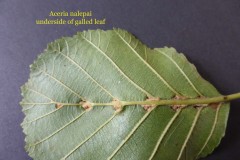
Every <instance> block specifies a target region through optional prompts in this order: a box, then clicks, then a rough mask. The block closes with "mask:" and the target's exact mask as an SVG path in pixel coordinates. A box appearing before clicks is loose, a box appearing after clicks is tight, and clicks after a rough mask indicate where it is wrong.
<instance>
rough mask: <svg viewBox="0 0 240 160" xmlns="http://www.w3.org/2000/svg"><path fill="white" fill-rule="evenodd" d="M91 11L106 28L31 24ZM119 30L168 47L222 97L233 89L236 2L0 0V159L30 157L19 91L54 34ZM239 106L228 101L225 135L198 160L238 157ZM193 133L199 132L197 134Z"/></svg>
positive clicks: (237, 49)
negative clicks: (60, 13) (51, 14)
mask: <svg viewBox="0 0 240 160" xmlns="http://www.w3.org/2000/svg"><path fill="white" fill-rule="evenodd" d="M77 9H80V10H85V11H87V10H92V11H93V17H97V18H106V19H107V21H106V22H107V23H106V25H102V26H97V25H82V26H78V27H75V26H71V25H36V24H35V20H36V19H44V18H47V17H48V14H49V12H50V11H51V10H53V11H62V10H65V11H74V10H77ZM113 27H119V28H123V29H126V30H128V31H130V32H131V33H133V34H134V35H136V36H137V37H138V38H139V39H140V40H141V41H143V42H144V43H146V44H147V45H148V46H150V47H163V46H165V45H166V46H173V47H175V48H176V49H177V50H178V51H179V52H183V53H185V55H186V56H187V57H188V59H189V60H190V61H191V62H192V63H194V64H195V65H196V67H197V69H198V71H199V72H200V74H201V75H202V76H203V77H204V78H205V79H207V80H208V81H210V82H211V83H213V84H214V85H215V86H216V88H217V89H218V90H219V91H220V92H221V93H222V94H230V93H234V92H239V91H240V70H239V69H240V61H239V60H240V1H239V0H227V1H226V0H194V1H193V0H184V1H183V0H145V1H141V2H140V1H139V0H132V1H131V0H102V1H95V0H41V1H34V0H21V1H20V0H0V160H23V159H30V158H29V157H28V155H27V153H26V152H25V150H24V134H23V133H22V129H21V127H20V123H21V122H22V120H23V118H24V116H23V113H22V112H21V107H20V106H19V104H18V103H19V101H20V100H21V96H20V89H19V88H20V86H21V85H22V84H24V83H25V82H26V81H27V79H28V76H29V67H28V66H29V65H30V64H31V63H32V62H33V60H34V59H35V58H36V57H37V55H38V54H39V53H40V52H42V51H43V49H44V48H46V45H47V43H49V42H51V41H53V40H54V39H57V38H60V37H61V36H72V35H74V34H75V33H76V32H77V31H82V30H86V29H96V28H102V29H111V28H113ZM239 115H240V101H239V100H238V101H234V102H232V106H231V112H230V117H229V121H228V127H227V132H226V136H225V138H224V139H223V140H222V142H221V144H220V146H219V147H218V148H217V149H216V150H215V151H214V152H213V154H212V155H210V156H208V157H207V158H204V160H216V159H217V160H226V159H228V160H238V159H239V156H240V152H239V148H240V125H239V124H240V116H239ZM199 136H201V135H199Z"/></svg>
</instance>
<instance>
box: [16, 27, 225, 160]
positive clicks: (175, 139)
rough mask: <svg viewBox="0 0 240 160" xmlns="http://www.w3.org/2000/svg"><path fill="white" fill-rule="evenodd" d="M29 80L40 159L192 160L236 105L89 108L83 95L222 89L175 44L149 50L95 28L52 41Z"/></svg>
mask: <svg viewBox="0 0 240 160" xmlns="http://www.w3.org/2000/svg"><path fill="white" fill-rule="evenodd" d="M30 68H31V73H30V79H29V81H28V82H27V83H26V84H25V85H24V86H23V87H22V95H23V100H22V104H21V105H22V107H23V112H24V113H25V115H26V117H25V119H24V122H23V124H22V126H23V131H24V133H25V134H26V139H25V140H26V150H27V151H28V153H29V155H30V156H31V157H33V158H34V159H39V160H45V159H47V160H54V159H72V160H75V159H83V160H85V159H86V160H90V159H91V160H95V159H96V160H102V159H103V160H105V159H117V160H126V159H127V160H148V159H149V160H150V159H158V160H159V159H160V160H166V159H167V160H193V159H197V158H200V157H204V156H206V155H208V154H209V153H211V152H212V151H213V149H214V148H215V147H216V146H217V145H218V144H219V142H220V140H221V138H222V137H223V136H224V132H225V128H226V122H227V117H228V112H229V104H228V103H225V104H222V105H219V106H218V107H217V108H215V109H214V108H211V107H200V108H196V107H194V106H189V107H186V108H184V109H179V110H173V109H172V108H171V106H158V107H156V108H154V109H153V110H152V111H146V110H145V109H143V107H142V106H140V105H135V106H125V107H124V110H123V111H122V112H120V113H118V114H115V110H114V109H113V107H112V106H96V107H93V109H92V110H90V111H86V110H85V109H83V108H82V107H81V106H74V105H72V106H63V107H61V108H59V109H56V103H73V104H78V103H80V102H81V101H90V102H92V103H108V102H111V101H112V100H113V99H119V100H121V101H144V100H146V99H147V97H159V98H160V99H172V98H174V97H176V96H180V97H185V98H198V97H214V96H218V95H220V94H219V93H218V92H217V90H216V89H215V88H214V87H213V86H212V85H211V84H210V83H208V82H207V81H205V80H204V79H203V78H202V77H201V76H200V75H199V74H198V72H197V70H196V68H195V67H194V66H193V65H192V64H191V63H189V62H188V61H187V59H186V57H185V56H184V55H183V54H179V53H177V52H176V50H175V49H174V48H168V47H164V48H156V49H150V48H148V47H147V46H146V45H144V44H142V43H141V42H140V41H139V40H137V39H136V38H135V37H134V36H132V35H131V34H130V33H128V32H126V31H124V30H120V29H114V30H109V31H102V30H94V31H92V30H89V31H85V32H79V33H78V34H77V35H75V36H74V37H65V38H62V39H59V40H56V41H55V42H52V43H50V44H49V45H48V47H47V49H46V50H45V51H44V53H42V54H41V55H40V56H39V57H38V59H37V60H36V61H35V62H34V63H33V64H32V65H31V67H30Z"/></svg>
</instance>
